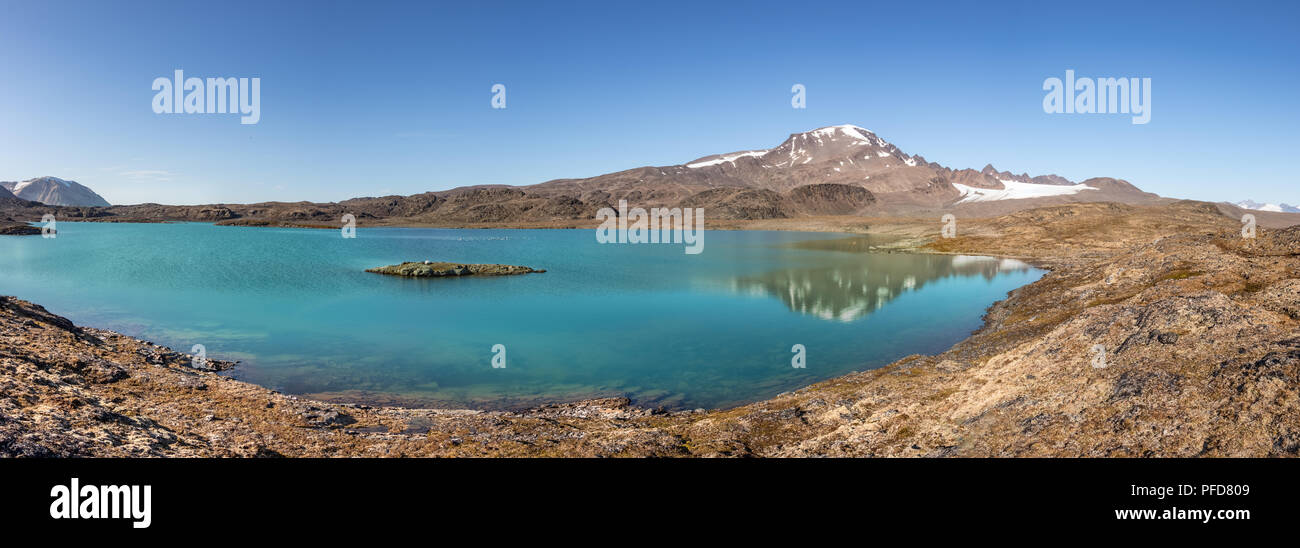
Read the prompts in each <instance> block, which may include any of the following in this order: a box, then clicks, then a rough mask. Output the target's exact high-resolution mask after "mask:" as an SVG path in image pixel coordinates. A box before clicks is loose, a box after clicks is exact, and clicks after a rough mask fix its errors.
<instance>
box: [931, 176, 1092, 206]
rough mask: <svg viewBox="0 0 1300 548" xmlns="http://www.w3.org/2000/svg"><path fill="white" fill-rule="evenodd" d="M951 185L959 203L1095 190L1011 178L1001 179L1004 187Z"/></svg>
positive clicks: (1086, 187)
mask: <svg viewBox="0 0 1300 548" xmlns="http://www.w3.org/2000/svg"><path fill="white" fill-rule="evenodd" d="M952 186H953V187H954V188H956V189H957V190H958V191H959V192H961V199H960V200H958V201H957V203H959V204H967V203H972V202H991V201H994V200H1023V199H1026V198H1044V197H1047V196H1067V195H1070V194H1078V193H1080V192H1083V191H1085V190H1097V189H1096V188H1095V187H1090V186H1088V185H1085V184H1077V185H1071V186H1065V185H1042V184H1036V183H1019V182H1016V181H1011V180H1002V186H1003V187H1005V188H977V187H973V186H966V185H963V184H959V183H952Z"/></svg>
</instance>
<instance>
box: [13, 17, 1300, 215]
mask: <svg viewBox="0 0 1300 548" xmlns="http://www.w3.org/2000/svg"><path fill="white" fill-rule="evenodd" d="M118 4H120V5H118ZM1298 30H1300V6H1298V5H1297V3H1295V2H1275V3H1258V2H1249V1H1233V2H1219V3H1194V2H1192V3H1189V2H1169V3H1162V2H1114V3H1111V2H1104V1H1101V2H1087V3H1082V4H1081V3H1073V2H1007V3H998V2H938V3H926V2H890V3H867V2H861V1H857V2H842V3H841V2H735V3H726V2H681V3H675V2H630V1H619V0H606V1H604V2H591V3H576V2H574V3H571V2H558V1H557V2H519V3H514V2H463V1H458V2H437V3H435V2H417V3H409V4H408V3H383V2H303V3H290V2H265V3H262V2H247V3H245V2H237V1H226V2H205V3H191V2H179V1H175V0H172V1H168V2H136V1H126V2H121V3H112V4H110V3H107V2H58V1H48V2H34V1H33V2H28V1H24V2H14V1H11V0H0V128H3V129H0V180H20V179H26V178H30V177H35V176H40V175H56V176H61V177H64V178H71V179H75V180H78V181H80V182H82V183H85V184H87V185H89V186H91V187H92V188H94V189H96V190H97V191H99V192H100V194H102V195H104V196H105V197H106V198H107V199H108V200H109V201H111V202H113V203H138V202H146V201H152V202H162V203H209V202H251V201H261V200H313V201H333V200H341V199H346V198H349V197H355V196H370V195H382V194H412V193H417V192H423V191H427V190H441V189H447V188H452V187H455V186H461V185H471V184H517V185H523V184H532V183H538V182H542V181H546V180H549V179H554V178H565V177H585V176H592V175H598V174H601V173H607V172H611V171H618V170H621V169H627V168H631V167H637V166H643V165H668V164H677V163H682V162H686V161H689V160H693V159H695V158H698V157H701V156H705V155H708V154H714V153H720V152H729V151H734V150H742V149H750V148H767V147H772V146H776V145H777V144H779V143H780V142H781V141H782V140H784V138H785V137H786V136H787V135H788V134H790V133H793V132H798V131H805V130H809V129H813V128H816V127H821V126H826V125H835V124H844V123H850V124H856V125H859V126H863V127H866V128H868V129H871V130H873V131H875V132H876V133H877V134H878V135H880V136H881V137H883V138H885V139H886V140H889V141H891V142H893V143H894V144H896V145H898V146H899V147H900V148H901V149H902V150H903V151H905V152H907V153H910V154H921V155H924V156H925V157H926V158H927V159H928V160H931V161H936V162H939V163H942V164H944V165H947V166H951V167H957V168H962V167H973V168H976V169H978V168H981V167H983V166H984V164H986V163H992V164H993V165H995V166H996V167H998V168H999V169H1008V170H1012V171H1015V172H1017V173H1019V172H1029V173H1031V174H1043V173H1058V174H1061V175H1065V176H1067V177H1069V178H1072V179H1075V180H1080V179H1083V178H1087V177H1092V176H1113V177H1119V178H1124V179H1127V180H1129V181H1131V182H1133V183H1134V184H1137V185H1138V186H1140V187H1142V188H1143V189H1145V190H1148V191H1152V192H1158V193H1160V194H1162V195H1166V196H1175V197H1184V198H1195V199H1203V200H1215V201H1218V200H1234V201H1235V200H1239V199H1246V198H1251V199H1256V200H1261V201H1274V202H1279V201H1286V202H1290V203H1296V202H1300V185H1297V184H1296V183H1297V174H1296V173H1297V170H1296V169H1295V166H1294V162H1293V158H1295V156H1296V150H1297V148H1298V145H1300V139H1297V137H1296V131H1295V128H1296V126H1297V125H1298V124H1300V106H1297V103H1296V101H1295V97H1296V92H1297V83H1298V82H1297V80H1298V78H1297V67H1300V32H1298ZM175 69H183V70H184V71H185V72H186V75H187V76H198V77H204V78H206V77H231V76H233V77H259V78H261V82H262V86H261V87H262V89H261V112H262V117H261V121H260V123H258V124H256V125H241V124H240V123H239V119H238V117H237V116H231V115H165V114H155V113H154V112H153V111H152V110H151V108H150V104H151V101H152V99H153V96H154V91H152V90H151V89H150V86H151V83H152V82H153V80H154V78H157V77H170V76H171V74H172V71H173V70H175ZM1066 69H1073V70H1075V71H1076V72H1077V73H1078V74H1079V75H1080V76H1091V77H1112V76H1113V77H1149V78H1151V79H1152V103H1153V105H1152V116H1151V121H1150V123H1148V124H1146V125H1134V124H1132V123H1131V122H1130V118H1129V117H1128V116H1125V115H1120V114H1114V115H1096V114H1094V115H1065V114H1055V115H1050V114H1046V113H1044V112H1043V109H1042V100H1043V95H1044V91H1043V90H1042V85H1043V80H1044V79H1045V78H1049V77H1058V78H1063V77H1064V73H1065V70H1066ZM496 83H502V84H505V85H506V86H507V95H506V97H507V108H506V109H504V110H495V109H492V108H491V104H490V100H491V92H490V89H491V87H492V85H493V84H496ZM796 83H801V84H804V85H805V86H806V88H807V108H806V109H802V110H796V109H793V108H791V106H790V95H791V94H790V87H791V86H792V85H793V84H796Z"/></svg>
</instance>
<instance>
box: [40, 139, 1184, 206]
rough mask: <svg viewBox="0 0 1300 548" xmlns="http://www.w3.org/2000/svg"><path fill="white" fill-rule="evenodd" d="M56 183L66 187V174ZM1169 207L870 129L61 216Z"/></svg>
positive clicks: (1126, 188)
mask: <svg viewBox="0 0 1300 548" xmlns="http://www.w3.org/2000/svg"><path fill="white" fill-rule="evenodd" d="M50 179H54V183H55V184H64V186H66V184H65V183H67V182H65V181H63V180H61V179H57V178H50ZM78 186H80V185H78ZM21 190H23V191H26V190H27V189H25V188H24V189H21ZM87 190H89V189H87ZM19 197H24V196H19ZM1161 200H1168V199H1166V198H1161V197H1159V196H1157V195H1155V194H1150V193H1146V192H1143V191H1141V190H1140V189H1138V188H1137V187H1135V186H1133V185H1132V184H1131V183H1128V182H1127V181H1124V180H1122V179H1113V178H1105V177H1099V178H1092V179H1088V180H1086V181H1082V182H1079V183H1075V182H1073V181H1070V180H1069V179H1066V178H1064V177H1061V176H1059V175H1054V174H1053V175H1038V176H1030V175H1029V174H1027V173H1021V174H1019V175H1017V174H1014V173H1012V172H1010V171H999V170H997V169H996V168H994V167H993V166H992V165H986V166H985V167H984V168H983V169H982V170H975V169H969V168H966V169H953V168H949V167H946V166H943V165H940V164H938V163H935V162H930V161H928V160H926V159H925V158H924V157H922V156H921V155H919V154H918V155H913V154H908V153H906V152H904V151H903V150H901V149H899V148H898V147H897V146H895V145H894V144H892V143H890V142H889V141H887V140H885V139H884V138H882V137H880V136H878V135H877V134H876V133H875V132H873V131H871V130H868V129H865V128H862V127H860V126H855V125H850V124H842V125H836V126H826V127H821V128H817V129H813V130H810V131H804V132H798V133H791V134H789V136H788V137H786V139H785V140H783V141H782V142H781V143H779V144H778V145H777V146H775V147H772V148H768V149H750V150H742V151H736V152H730V153H722V154H711V155H707V156H702V157H699V158H697V159H695V160H692V161H688V162H686V163H683V164H675V165H670V166H641V167H635V168H631V169H626V170H621V171H616V172H612V173H606V174H603V175H597V176H594V177H586V178H571V179H553V180H549V181H544V182H541V183H537V184H533V185H526V186H508V185H474V186H465V187H458V188H454V189H450V190H443V191H434V192H425V193H420V194H413V195H409V196H396V195H394V196H380V197H358V198H352V199H348V200H343V201H340V202H330V203H315V202H292V203H290V202H261V203H254V204H207V205H195V206H170V205H160V204H135V205H125V206H111V207H103V206H101V207H90V208H79V209H71V210H66V211H62V212H61V214H62V215H64V216H72V217H79V218H87V219H92V220H104V221H127V220H153V221H158V220H162V221H170V220H175V221H207V222H218V223H222V224H242V225H252V226H285V225H295V224H296V225H302V226H334V225H337V223H338V222H339V219H340V218H341V216H342V215H343V214H347V213H350V214H353V215H355V216H356V217H357V219H358V222H359V223H361V224H367V223H372V224H373V223H376V222H378V221H380V220H383V221H384V222H386V223H393V222H401V223H408V224H432V225H464V224H521V223H546V222H567V221H579V220H590V219H593V218H594V217H595V213H596V212H597V211H598V210H600V209H602V208H606V207H611V208H614V207H616V206H617V204H618V202H619V201H627V202H628V203H629V204H632V205H634V206H637V207H645V208H651V207H667V208H672V207H701V208H705V209H706V210H709V211H710V213H709V216H710V218H712V219H734V220H756V219H782V218H793V217H805V216H815V215H850V216H863V215H872V216H895V215H909V214H927V215H928V214H929V212H934V211H941V210H942V211H959V212H962V213H963V214H985V215H999V214H1003V213H1007V212H1009V211H1016V210H1020V209H1025V208H1029V207H1038V206H1042V205H1054V204H1062V203H1072V202H1100V201H1113V202H1122V203H1154V202H1157V201H1161Z"/></svg>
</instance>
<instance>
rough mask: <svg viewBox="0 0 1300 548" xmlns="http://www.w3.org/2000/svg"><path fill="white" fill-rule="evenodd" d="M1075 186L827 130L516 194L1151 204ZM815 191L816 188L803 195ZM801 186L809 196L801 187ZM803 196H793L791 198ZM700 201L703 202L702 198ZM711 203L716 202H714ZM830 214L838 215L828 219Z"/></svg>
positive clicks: (597, 198)
mask: <svg viewBox="0 0 1300 548" xmlns="http://www.w3.org/2000/svg"><path fill="white" fill-rule="evenodd" d="M1085 183H1087V184H1083V183H1079V184H1076V183H1074V182H1073V181H1070V180H1067V179H1065V178H1064V177H1060V176H1058V175H1042V176H1036V177H1031V176H1030V175H1028V174H1023V173H1022V174H1020V175H1016V174H1013V173H1011V172H1007V171H998V170H997V169H995V168H994V167H993V166H991V165H989V166H985V167H984V169H983V170H979V171H977V170H974V169H951V168H948V167H944V166H942V165H939V164H937V163H933V162H930V161H927V160H926V159H925V158H923V157H921V156H920V155H916V154H908V153H906V152H904V151H903V150H901V149H899V147H897V146H895V145H894V144H892V143H890V142H889V141H887V140H885V139H884V138H882V137H880V136H879V135H877V134H876V133H875V132H873V131H871V130H869V129H866V128H863V127H860V126H855V125H847V124H846V125H837V126H827V127H823V128H818V129H814V130H811V131H805V132H801V133H794V134H791V135H790V136H789V137H787V138H786V139H785V141H783V142H782V143H781V144H779V145H777V146H775V147H773V148H765V149H748V150H741V151H737V152H729V153H724V154H714V155H710V156H704V157H701V158H697V159H695V160H691V161H688V162H685V163H683V164H679V165H674V166H659V167H641V168H635V169H629V170H625V171H619V172H615V173H609V174H606V175H600V176H597V177H591V178H587V179H560V180H555V181H549V182H545V183H542V184H539V185H534V186H531V187H526V188H528V189H529V192H537V193H544V194H546V195H555V196H561V195H562V196H569V197H573V198H575V199H578V200H580V201H582V202H583V203H593V202H609V203H617V200H619V199H626V200H628V201H629V202H639V203H642V204H644V205H646V206H659V205H667V206H672V205H677V204H678V203H684V202H683V201H684V200H687V199H688V198H693V197H694V196H696V195H700V196H699V197H698V198H695V199H692V200H691V203H692V204H695V206H696V207H701V206H707V205H712V206H713V207H715V208H721V209H723V210H728V208H729V207H730V206H729V205H728V204H731V203H733V202H744V208H745V209H746V210H748V211H750V212H752V213H753V214H754V215H769V214H777V212H789V211H797V212H805V213H806V212H809V211H813V212H814V213H816V214H829V213H832V211H831V210H830V209H831V207H830V206H832V205H833V204H831V202H834V201H836V200H837V199H836V198H834V197H835V196H846V195H849V194H846V192H845V191H842V190H836V189H834V188H832V187H827V186H824V185H844V186H849V187H858V188H862V189H866V190H867V191H869V193H868V194H866V195H865V196H861V197H858V200H857V201H856V202H855V203H857V204H858V206H860V207H858V206H855V207H854V208H851V209H854V210H855V211H865V209H864V208H875V209H882V208H883V209H885V210H902V209H909V208H911V209H917V208H922V209H928V208H942V207H949V206H956V205H962V206H967V205H968V204H975V203H979V204H981V205H980V207H981V208H985V209H987V208H988V207H989V206H988V204H990V203H1005V202H1010V201H1014V200H1025V199H1034V202H1033V203H1034V204H1039V205H1041V204H1043V203H1046V202H1072V201H1121V202H1140V201H1144V200H1150V199H1154V198H1155V197H1154V195H1150V194H1146V193H1144V192H1142V191H1140V190H1138V189H1137V188H1136V187H1133V186H1132V185H1130V184H1128V183H1126V182H1124V181H1119V180H1115V179H1094V180H1090V181H1086V182H1085ZM813 185H817V186H815V187H814V186H813ZM804 187H809V188H804ZM800 188H803V190H801V191H799V192H797V193H796V192H795V190H796V189H800ZM705 192H708V193H707V194H704V193H705ZM812 196H817V200H818V201H819V202H821V203H820V204H819V205H817V206H816V207H813V206H809V207H801V206H790V205H789V204H788V203H782V202H783V200H784V201H785V202H789V201H791V200H798V199H801V198H805V199H806V198H809V197H812ZM719 200H721V201H722V202H723V203H719ZM835 213H836V214H838V213H839V212H838V211H836V212H835Z"/></svg>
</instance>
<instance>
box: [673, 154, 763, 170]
mask: <svg viewBox="0 0 1300 548" xmlns="http://www.w3.org/2000/svg"><path fill="white" fill-rule="evenodd" d="M764 154H767V151H766V150H746V151H744V152H734V153H731V154H723V155H722V156H719V157H717V158H714V159H712V160H701V161H699V162H693V163H689V164H686V167H689V168H691V169H697V168H701V167H708V166H716V165H718V164H721V163H723V162H731V163H732V164H734V163H736V160H737V159H740V158H745V157H750V156H753V157H758V156H762V155H764Z"/></svg>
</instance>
